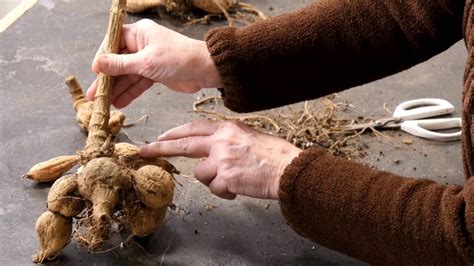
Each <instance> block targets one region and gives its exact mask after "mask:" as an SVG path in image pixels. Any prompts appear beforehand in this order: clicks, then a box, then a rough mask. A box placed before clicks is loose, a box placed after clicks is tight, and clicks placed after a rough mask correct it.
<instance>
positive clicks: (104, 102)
mask: <svg viewBox="0 0 474 266" xmlns="http://www.w3.org/2000/svg"><path fill="white" fill-rule="evenodd" d="M126 4H127V1H126V0H113V1H112V7H111V9H110V17H109V26H108V30H107V42H106V46H105V48H104V53H106V54H115V53H118V52H119V46H120V38H121V34H122V25H123V21H124V19H125V7H126ZM113 84H114V77H111V76H108V75H103V74H101V75H100V76H99V81H98V84H97V91H96V93H95V100H94V111H93V112H92V117H91V121H90V123H89V128H88V131H89V136H88V138H87V144H86V147H85V149H84V152H83V154H82V155H83V156H82V157H83V158H82V160H83V163H87V162H88V161H90V160H91V159H93V158H97V157H110V156H111V155H112V153H113V147H114V146H113V142H109V145H104V143H106V140H107V139H108V138H109V136H110V132H109V129H108V123H109V118H110V95H111V91H112V86H113Z"/></svg>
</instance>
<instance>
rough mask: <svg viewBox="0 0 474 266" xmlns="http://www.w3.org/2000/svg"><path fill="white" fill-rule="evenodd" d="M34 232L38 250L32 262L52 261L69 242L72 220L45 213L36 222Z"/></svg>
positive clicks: (48, 212) (49, 212)
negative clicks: (38, 244)
mask: <svg viewBox="0 0 474 266" xmlns="http://www.w3.org/2000/svg"><path fill="white" fill-rule="evenodd" d="M35 230H36V236H37V237H38V239H39V242H40V250H39V252H38V254H36V255H33V257H32V259H33V261H34V262H35V263H42V262H43V261H44V260H45V259H46V260H52V259H54V258H55V257H56V256H57V255H58V254H59V252H60V251H61V250H62V249H63V248H64V247H65V246H66V245H67V244H68V243H69V241H70V240H71V233H72V218H70V217H64V216H62V215H60V214H56V213H53V212H51V211H45V212H44V213H43V214H41V216H40V217H39V218H38V220H37V221H36V226H35Z"/></svg>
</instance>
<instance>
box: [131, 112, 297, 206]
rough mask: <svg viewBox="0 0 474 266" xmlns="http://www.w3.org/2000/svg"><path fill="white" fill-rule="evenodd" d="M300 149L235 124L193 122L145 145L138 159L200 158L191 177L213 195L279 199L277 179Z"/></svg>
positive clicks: (226, 122) (231, 122) (205, 121)
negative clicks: (142, 157)
mask: <svg viewBox="0 0 474 266" xmlns="http://www.w3.org/2000/svg"><path fill="white" fill-rule="evenodd" d="M300 152H301V150H300V149H299V148H297V147H295V146H294V145H292V144H290V143H289V142H287V141H285V140H283V139H280V138H278V137H275V136H271V135H268V134H264V133H261V132H259V131H257V130H254V129H252V128H249V127H247V126H245V125H243V124H242V123H239V122H235V121H220V122H212V121H207V120H200V121H194V122H191V123H188V124H185V125H182V126H179V127H176V128H174V129H171V130H169V131H168V132H166V133H164V134H163V135H161V136H160V137H158V140H157V141H156V142H153V143H151V144H148V145H146V146H143V147H142V148H141V149H140V155H141V156H144V157H155V156H185V157H191V158H204V160H202V161H201V162H200V163H199V164H198V165H197V166H196V168H195V170H194V175H195V177H196V178H197V179H198V180H199V181H201V182H202V183H203V184H205V185H207V186H209V189H210V190H211V192H212V193H214V194H215V195H217V196H219V197H222V198H225V199H233V198H235V197H236V195H245V196H250V197H256V198H266V199H277V198H278V188H279V182H280V177H281V175H282V174H283V172H284V169H285V168H286V166H287V165H288V164H290V163H291V161H292V160H293V159H294V158H295V157H297V156H298V154H299V153H300Z"/></svg>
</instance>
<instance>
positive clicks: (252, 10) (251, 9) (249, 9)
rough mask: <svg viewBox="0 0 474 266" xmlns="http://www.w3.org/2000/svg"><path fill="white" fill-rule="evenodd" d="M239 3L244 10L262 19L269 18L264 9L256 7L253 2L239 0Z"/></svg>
mask: <svg viewBox="0 0 474 266" xmlns="http://www.w3.org/2000/svg"><path fill="white" fill-rule="evenodd" d="M237 5H238V7H239V8H241V9H242V10H244V11H246V12H249V13H253V14H255V15H257V16H258V17H259V18H260V19H261V20H265V19H267V18H268V17H267V16H266V15H265V14H264V13H263V12H262V11H260V10H258V9H256V8H255V7H253V6H252V5H251V4H248V3H242V2H239V3H238V4H237Z"/></svg>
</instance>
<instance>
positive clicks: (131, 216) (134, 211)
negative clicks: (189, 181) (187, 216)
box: [25, 0, 177, 263]
mask: <svg viewBox="0 0 474 266" xmlns="http://www.w3.org/2000/svg"><path fill="white" fill-rule="evenodd" d="M125 4H126V1H125V0H113V3H112V8H111V11H110V20H109V29H108V34H107V36H108V38H107V41H108V43H107V46H106V49H105V52H106V53H116V52H117V51H118V44H119V40H120V34H121V33H120V31H121V29H122V23H123V19H124V18H123V17H124V13H125V12H124V8H125ZM66 84H67V85H68V87H69V91H70V93H71V96H72V99H73V107H74V109H75V110H76V111H77V112H78V114H77V115H78V116H77V117H78V119H77V120H78V123H79V126H80V127H83V128H87V129H88V131H89V135H88V137H87V144H86V147H85V148H84V150H83V151H80V152H79V153H78V154H79V155H77V156H73V157H71V158H69V160H70V161H71V160H72V159H73V160H72V161H73V162H70V163H69V164H67V166H68V167H67V169H69V168H71V167H72V165H74V164H76V163H77V162H78V161H80V163H81V167H80V168H79V169H78V171H77V173H76V174H73V175H67V176H63V177H61V178H60V179H58V180H56V182H55V183H54V184H53V186H52V188H51V190H50V191H49V194H48V211H46V212H45V213H43V215H41V216H40V217H39V218H38V222H37V225H36V232H37V237H38V239H39V242H40V251H39V253H38V254H37V255H35V256H34V257H33V261H34V262H37V263H40V262H42V261H43V260H45V259H52V258H54V257H55V256H56V255H58V254H59V252H60V251H61V250H62V249H63V248H64V246H65V245H66V244H67V243H68V242H69V240H70V239H71V231H72V217H74V218H75V219H76V220H75V221H76V222H75V230H74V233H73V234H72V238H73V239H75V240H76V241H77V242H79V243H80V244H83V245H85V246H86V247H88V248H89V250H90V251H97V250H99V249H100V247H101V245H102V243H103V242H104V241H106V240H107V239H108V238H109V237H110V235H111V234H112V233H113V232H114V230H116V228H126V229H128V230H130V232H131V234H132V235H135V236H139V237H143V236H145V235H148V234H150V233H152V232H154V231H155V230H157V229H158V228H159V227H160V226H161V224H162V223H163V220H164V217H165V215H166V210H167V207H168V206H169V205H171V202H172V200H173V192H174V183H173V177H172V176H171V174H172V173H176V172H177V170H176V169H175V168H174V166H173V165H171V164H170V163H168V162H167V161H166V160H164V159H162V158H154V159H145V158H141V157H140V156H139V153H138V150H139V149H138V147H136V146H135V145H132V144H128V143H117V144H115V137H114V134H116V133H117V132H118V131H119V130H120V128H121V127H122V125H123V120H124V119H125V117H124V116H123V114H121V113H120V112H112V113H111V112H110V102H109V98H110V93H111V86H112V84H113V78H112V77H109V76H105V75H102V76H101V78H100V79H99V82H98V87H97V91H96V95H95V100H94V102H88V101H86V100H85V98H84V94H83V92H82V89H81V88H80V86H79V83H78V82H77V80H76V79H75V78H74V77H73V76H71V77H69V78H68V79H67V80H66ZM58 162H61V163H58ZM65 164H66V163H65V162H64V158H63V159H62V160H56V161H55V164H54V165H55V167H47V168H45V167H36V168H35V167H34V169H33V168H32V170H30V172H29V173H28V174H27V175H25V176H27V177H29V178H36V179H40V178H42V179H45V177H44V176H49V177H50V176H53V175H52V174H51V173H52V172H54V176H55V178H57V177H59V176H60V175H61V174H63V173H64V171H67V169H66V167H65V166H64V165H65ZM48 165H49V166H50V165H51V163H49V164H48ZM59 165H60V166H63V167H62V168H60V167H59ZM159 166H161V168H160V167H159ZM59 168H60V170H61V171H59ZM38 169H41V170H42V171H43V172H39V171H38ZM45 169H46V170H47V171H46V170H45ZM33 170H34V171H33ZM53 170H54V171H53ZM47 174H48V175H47Z"/></svg>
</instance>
